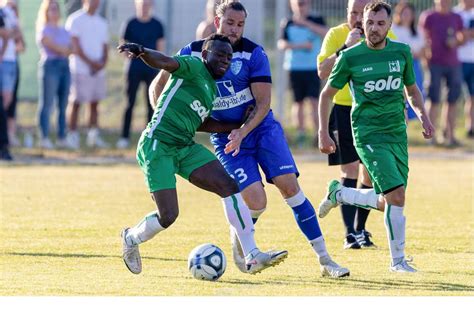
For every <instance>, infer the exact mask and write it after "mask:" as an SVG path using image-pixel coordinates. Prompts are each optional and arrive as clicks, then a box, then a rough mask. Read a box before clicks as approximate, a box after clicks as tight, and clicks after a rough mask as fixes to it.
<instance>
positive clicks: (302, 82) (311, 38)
mask: <svg viewBox="0 0 474 311" xmlns="http://www.w3.org/2000/svg"><path fill="white" fill-rule="evenodd" d="M290 7H291V11H292V12H293V16H292V17H291V18H290V19H288V20H285V21H283V22H282V34H281V39H280V40H279V41H278V47H279V48H280V49H282V50H285V62H284V64H283V67H284V68H285V69H286V70H288V71H289V73H290V84H291V88H292V89H293V99H294V104H293V109H292V110H293V116H294V119H295V121H296V124H297V129H298V136H297V142H298V145H299V147H301V146H302V145H303V143H304V141H305V136H306V130H305V122H304V119H305V112H304V100H305V99H308V100H309V102H310V104H311V109H312V121H313V125H314V133H315V135H314V137H313V145H314V146H315V147H317V146H318V134H317V133H318V128H319V121H318V97H319V87H320V84H321V83H320V80H319V77H318V71H317V66H316V62H315V59H316V57H317V55H318V54H319V51H320V50H321V43H322V40H323V38H324V36H325V35H326V33H327V31H328V28H327V27H326V24H325V22H324V19H323V18H322V17H321V16H317V15H310V10H311V6H310V2H309V0H290Z"/></svg>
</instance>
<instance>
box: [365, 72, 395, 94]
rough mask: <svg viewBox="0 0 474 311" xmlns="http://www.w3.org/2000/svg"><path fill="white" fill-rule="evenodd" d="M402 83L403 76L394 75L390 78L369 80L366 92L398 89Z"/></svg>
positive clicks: (366, 84)
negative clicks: (395, 76) (396, 76)
mask: <svg viewBox="0 0 474 311" xmlns="http://www.w3.org/2000/svg"><path fill="white" fill-rule="evenodd" d="M401 85H402V79H401V78H395V79H394V78H393V76H388V79H380V80H377V81H367V82H365V85H364V92H366V93H372V92H373V91H378V92H381V91H390V90H398V89H399V88H400V86H401Z"/></svg>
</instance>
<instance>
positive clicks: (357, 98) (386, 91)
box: [329, 39, 415, 146]
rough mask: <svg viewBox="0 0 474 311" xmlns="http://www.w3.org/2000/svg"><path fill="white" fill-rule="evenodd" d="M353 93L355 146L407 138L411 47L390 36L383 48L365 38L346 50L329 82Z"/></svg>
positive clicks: (392, 141)
mask: <svg viewBox="0 0 474 311" xmlns="http://www.w3.org/2000/svg"><path fill="white" fill-rule="evenodd" d="M346 83H349V87H350V90H351V93H352V98H353V104H352V111H351V120H352V131H353V133H354V140H355V143H356V146H360V145H363V144H369V143H373V144H375V143H397V142H403V141H406V140H407V136H406V122H405V113H404V110H405V99H404V96H403V94H404V86H405V85H408V86H409V85H413V84H414V83H415V73H414V70H413V57H412V55H411V52H410V47H409V46H408V45H406V44H404V43H399V42H394V41H391V40H390V39H387V45H386V46H385V48H383V49H381V50H374V49H370V48H369V47H367V44H366V43H365V41H363V42H361V43H359V44H357V45H355V46H353V47H351V48H349V49H346V50H344V51H343V52H342V53H341V54H340V56H339V58H338V59H337V60H336V64H335V65H334V68H333V70H332V72H331V75H330V77H329V84H330V85H331V86H332V87H334V88H337V89H342V88H343V87H344V85H345V84H346Z"/></svg>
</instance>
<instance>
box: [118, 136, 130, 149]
mask: <svg viewBox="0 0 474 311" xmlns="http://www.w3.org/2000/svg"><path fill="white" fill-rule="evenodd" d="M129 146H130V140H128V139H127V138H123V137H122V138H120V139H119V140H118V141H117V144H116V147H117V149H127V148H128V147H129Z"/></svg>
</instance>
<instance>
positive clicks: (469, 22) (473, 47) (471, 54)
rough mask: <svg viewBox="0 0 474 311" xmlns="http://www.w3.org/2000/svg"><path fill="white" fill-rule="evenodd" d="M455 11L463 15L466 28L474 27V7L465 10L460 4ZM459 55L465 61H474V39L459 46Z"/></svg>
mask: <svg viewBox="0 0 474 311" xmlns="http://www.w3.org/2000/svg"><path fill="white" fill-rule="evenodd" d="M453 11H454V12H455V13H457V14H459V15H460V16H461V18H462V23H463V24H464V28H466V29H471V30H472V28H474V8H473V9H470V10H463V9H462V8H461V7H460V6H456V7H454V9H453ZM458 57H459V60H460V61H461V62H463V63H474V39H470V40H468V41H467V42H466V43H464V44H463V45H461V46H460V47H459V48H458Z"/></svg>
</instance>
